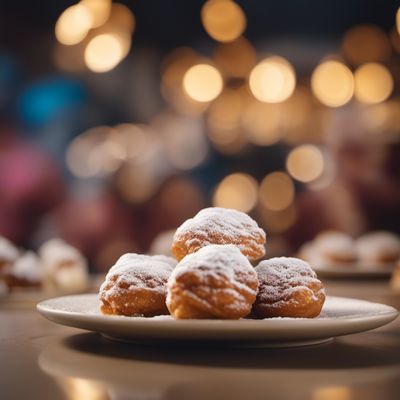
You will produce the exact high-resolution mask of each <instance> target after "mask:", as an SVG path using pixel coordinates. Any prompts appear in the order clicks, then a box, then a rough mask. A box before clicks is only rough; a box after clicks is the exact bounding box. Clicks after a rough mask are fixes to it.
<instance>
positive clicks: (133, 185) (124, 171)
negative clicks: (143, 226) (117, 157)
mask: <svg viewBox="0 0 400 400" xmlns="http://www.w3.org/2000/svg"><path fill="white" fill-rule="evenodd" d="M158 184H159V180H158V178H157V176H156V174H155V172H154V171H153V170H152V169H151V168H148V167H147V166H146V165H141V164H138V165H136V164H130V163H127V164H125V165H124V166H123V167H122V168H121V169H120V170H119V171H118V173H117V176H116V185H117V188H118V190H119V192H120V194H121V196H122V197H123V199H124V200H126V201H128V202H129V203H134V204H139V203H142V202H144V201H146V200H147V199H148V198H150V197H151V196H152V195H153V194H154V192H155V191H156V189H157V187H158Z"/></svg>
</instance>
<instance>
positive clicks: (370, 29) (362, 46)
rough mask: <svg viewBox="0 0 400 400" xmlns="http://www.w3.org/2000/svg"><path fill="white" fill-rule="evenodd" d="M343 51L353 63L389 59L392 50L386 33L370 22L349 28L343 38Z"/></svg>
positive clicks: (358, 63)
mask: <svg viewBox="0 0 400 400" xmlns="http://www.w3.org/2000/svg"><path fill="white" fill-rule="evenodd" d="M342 51H343V54H344V56H345V57H346V59H347V60H348V61H349V62H350V63H351V64H353V65H360V64H363V63H366V62H371V61H387V60H388V59H389V58H390V56H391V52H392V50H391V47H390V41H389V38H388V36H387V35H386V33H385V32H384V31H383V30H382V29H381V28H379V27H378V26H376V25H369V24H367V25H356V26H354V27H353V28H351V29H349V30H348V31H347V32H346V34H345V36H344V38H343V42H342Z"/></svg>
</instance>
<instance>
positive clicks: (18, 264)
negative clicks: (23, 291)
mask: <svg viewBox="0 0 400 400" xmlns="http://www.w3.org/2000/svg"><path fill="white" fill-rule="evenodd" d="M4 280H5V282H6V283H7V286H8V287H9V288H15V287H39V286H41V284H42V268H41V265H40V261H39V257H38V256H37V255H36V254H35V253H34V252H33V251H27V252H25V253H24V254H22V255H21V257H19V258H18V259H17V261H15V263H14V264H13V265H12V266H11V267H10V268H9V270H8V271H7V273H6V275H5V277H4Z"/></svg>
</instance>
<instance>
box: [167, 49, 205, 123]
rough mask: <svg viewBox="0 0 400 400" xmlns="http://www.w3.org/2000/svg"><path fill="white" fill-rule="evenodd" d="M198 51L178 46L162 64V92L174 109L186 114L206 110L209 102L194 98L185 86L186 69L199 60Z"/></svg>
mask: <svg viewBox="0 0 400 400" xmlns="http://www.w3.org/2000/svg"><path fill="white" fill-rule="evenodd" d="M198 59H199V56H198V55H197V53H196V52H195V51H194V50H193V49H191V48H188V47H178V48H177V49H175V50H174V51H172V52H171V53H170V54H169V55H168V56H167V57H166V58H165V59H164V60H163V63H162V66H161V94H162V96H163V97H164V99H165V100H166V101H167V102H168V104H169V105H170V106H172V107H173V109H174V110H176V111H178V112H179V113H181V114H184V115H197V114H200V113H202V112H204V111H205V110H206V108H207V106H208V103H201V102H198V101H195V100H193V99H192V98H191V97H189V96H188V95H187V93H186V92H185V90H184V88H183V77H184V75H185V73H186V71H187V70H188V69H189V68H190V67H192V66H193V65H195V64H196V63H197V62H198Z"/></svg>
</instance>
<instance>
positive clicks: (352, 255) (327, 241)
mask: <svg viewBox="0 0 400 400" xmlns="http://www.w3.org/2000/svg"><path fill="white" fill-rule="evenodd" d="M310 255H311V258H310V261H314V262H322V263H324V262H333V263H338V264H347V263H353V262H355V261H356V259H357V254H356V250H355V245H354V241H353V239H352V238H351V237H350V236H349V235H347V234H346V233H343V232H338V231H324V232H322V233H320V234H319V235H318V236H317V237H316V238H315V239H314V242H313V244H312V251H311V254H310Z"/></svg>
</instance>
